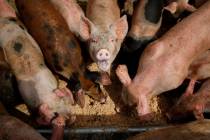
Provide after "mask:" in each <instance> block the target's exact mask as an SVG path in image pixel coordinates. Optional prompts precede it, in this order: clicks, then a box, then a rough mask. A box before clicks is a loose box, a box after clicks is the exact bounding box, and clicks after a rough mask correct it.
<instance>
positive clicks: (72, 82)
mask: <svg viewBox="0 0 210 140" xmlns="http://www.w3.org/2000/svg"><path fill="white" fill-rule="evenodd" d="M67 87H68V88H69V89H70V90H71V91H72V92H73V93H76V92H77V91H79V90H80V89H81V83H80V81H79V73H77V72H75V73H73V74H72V75H71V77H70V78H69V81H68V84H67Z"/></svg>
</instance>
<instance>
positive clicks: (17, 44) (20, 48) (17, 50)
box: [13, 42, 23, 53]
mask: <svg viewBox="0 0 210 140" xmlns="http://www.w3.org/2000/svg"><path fill="white" fill-rule="evenodd" d="M13 47H14V49H15V51H16V52H18V53H20V52H21V50H22V48H23V46H22V44H21V43H19V42H16V43H15V45H14V46H13Z"/></svg>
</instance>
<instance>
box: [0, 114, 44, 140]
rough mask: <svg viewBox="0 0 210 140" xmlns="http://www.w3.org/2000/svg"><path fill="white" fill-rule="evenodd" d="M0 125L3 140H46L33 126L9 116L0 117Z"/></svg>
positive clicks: (0, 134)
mask: <svg viewBox="0 0 210 140" xmlns="http://www.w3.org/2000/svg"><path fill="white" fill-rule="evenodd" d="M0 125H1V127H0V139H1V140H5V139H6V140H46V139H45V138H44V137H43V136H42V135H40V134H39V133H38V132H37V131H36V130H35V129H33V128H32V127H31V126H29V125H27V124H26V123H24V122H22V121H20V120H19V119H17V118H15V117H12V116H9V115H0Z"/></svg>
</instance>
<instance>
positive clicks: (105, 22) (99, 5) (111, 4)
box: [86, 0, 120, 28]
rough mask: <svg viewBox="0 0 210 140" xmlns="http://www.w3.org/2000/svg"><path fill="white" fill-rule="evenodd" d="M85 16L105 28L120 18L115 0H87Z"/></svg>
mask: <svg viewBox="0 0 210 140" xmlns="http://www.w3.org/2000/svg"><path fill="white" fill-rule="evenodd" d="M86 13H87V17H88V18H89V19H90V20H91V21H92V22H93V23H94V24H95V25H96V26H101V27H102V28H103V26H104V28H107V27H108V26H109V25H110V24H112V23H114V22H115V21H116V20H117V19H119V18H120V9H119V7H118V4H117V0H89V1H88V5H87V12H86Z"/></svg>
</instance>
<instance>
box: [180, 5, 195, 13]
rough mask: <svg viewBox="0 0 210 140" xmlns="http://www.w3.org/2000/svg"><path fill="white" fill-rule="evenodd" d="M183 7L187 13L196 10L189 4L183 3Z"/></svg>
mask: <svg viewBox="0 0 210 140" xmlns="http://www.w3.org/2000/svg"><path fill="white" fill-rule="evenodd" d="M183 7H184V9H185V10H187V11H189V12H194V11H195V10H196V8H195V7H194V6H193V5H190V4H189V3H184V4H183Z"/></svg>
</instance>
